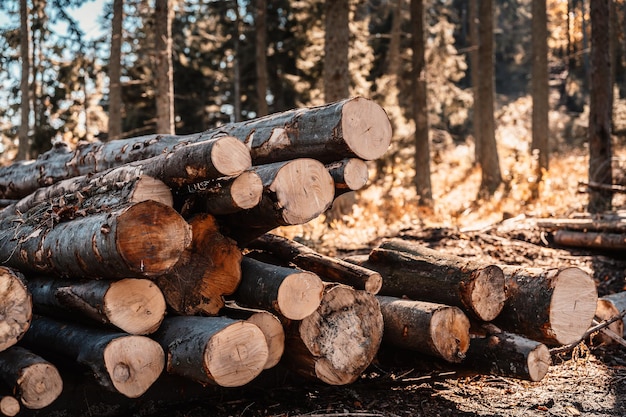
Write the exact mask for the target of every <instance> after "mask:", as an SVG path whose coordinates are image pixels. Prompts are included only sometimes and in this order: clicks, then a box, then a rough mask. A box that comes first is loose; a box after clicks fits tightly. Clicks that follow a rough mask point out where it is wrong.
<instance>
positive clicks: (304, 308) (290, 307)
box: [233, 256, 324, 320]
mask: <svg viewBox="0 0 626 417" xmlns="http://www.w3.org/2000/svg"><path fill="white" fill-rule="evenodd" d="M323 291H324V283H323V282H322V280H321V279H320V277H319V276H317V275H316V274H314V273H312V272H309V271H303V270H299V269H295V268H289V267H283V266H278V265H272V264H268V263H265V262H261V261H258V260H256V259H253V258H250V257H247V256H244V258H243V260H242V262H241V283H240V284H239V287H238V288H237V291H236V292H235V293H234V294H233V299H234V300H235V301H236V302H237V303H238V304H240V305H242V306H245V307H251V308H259V309H264V310H270V311H273V312H275V313H276V314H278V315H280V316H282V317H285V318H287V319H290V320H302V319H303V318H305V317H307V316H308V315H310V314H311V313H313V312H314V311H315V310H316V309H317V308H318V307H319V305H320V302H321V300H322V294H323Z"/></svg>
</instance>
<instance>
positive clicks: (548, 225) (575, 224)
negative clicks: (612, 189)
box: [536, 216, 626, 233]
mask: <svg viewBox="0 0 626 417" xmlns="http://www.w3.org/2000/svg"><path fill="white" fill-rule="evenodd" d="M536 224H537V226H538V227H542V228H545V229H552V230H560V229H567V230H572V231H578V232H608V233H612V232H613V233H624V232H626V219H624V218H619V217H618V218H603V217H599V216H598V218H583V219H540V220H537V223H536Z"/></svg>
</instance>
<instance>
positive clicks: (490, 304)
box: [470, 265, 506, 321]
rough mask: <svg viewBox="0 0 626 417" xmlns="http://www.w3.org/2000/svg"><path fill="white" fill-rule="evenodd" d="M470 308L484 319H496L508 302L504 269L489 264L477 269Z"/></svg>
mask: <svg viewBox="0 0 626 417" xmlns="http://www.w3.org/2000/svg"><path fill="white" fill-rule="evenodd" d="M472 284H473V285H472V288H471V293H470V300H471V304H470V308H471V310H472V311H473V312H474V314H476V315H477V316H478V318H479V319H481V320H483V321H492V320H493V319H495V318H496V317H497V316H498V315H499V314H500V312H501V311H502V309H503V308H504V303H505V302H506V284H505V278H504V273H503V272H502V269H501V268H499V267H498V266H496V265H488V266H486V267H485V268H483V269H481V270H479V271H477V274H476V277H475V279H474V280H473V282H472Z"/></svg>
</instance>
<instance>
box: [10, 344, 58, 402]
mask: <svg viewBox="0 0 626 417" xmlns="http://www.w3.org/2000/svg"><path fill="white" fill-rule="evenodd" d="M0 378H2V380H3V381H4V383H5V384H6V385H8V386H9V387H10V388H11V390H12V391H13V393H14V395H15V396H16V397H17V398H19V400H20V401H21V403H22V404H23V405H24V407H26V408H30V409H34V410H38V409H41V408H44V407H47V406H48V405H50V404H52V402H53V401H54V400H56V399H57V398H58V397H59V395H61V391H62V390H63V380H62V379H61V375H60V374H59V371H58V370H57V368H56V367H55V366H54V365H53V364H51V363H50V362H48V361H46V360H45V359H43V358H42V357H40V356H39V355H36V354H35V353H33V352H31V351H29V350H28V349H25V348H23V347H21V346H12V347H10V348H9V349H7V350H5V351H2V352H0ZM9 405H10V402H9ZM1 406H2V404H0V407H1ZM18 408H19V405H18ZM13 409H14V408H13Z"/></svg>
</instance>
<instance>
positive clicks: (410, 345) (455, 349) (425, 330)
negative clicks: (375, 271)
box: [376, 295, 470, 363]
mask: <svg viewBox="0 0 626 417" xmlns="http://www.w3.org/2000/svg"><path fill="white" fill-rule="evenodd" d="M376 298H377V299H378V302H379V303H380V310H381V312H382V314H383V321H384V325H385V330H384V333H383V343H384V344H389V345H392V346H395V347H400V348H403V349H409V350H413V351H417V352H421V353H425V354H427V355H431V356H436V357H439V358H442V359H444V360H446V361H448V362H453V363H457V362H461V361H462V360H463V359H464V358H465V352H467V349H468V347H469V343H470V333H469V329H470V322H469V319H468V318H467V316H466V315H465V314H464V313H463V311H461V309H460V308H458V307H451V306H447V305H443V304H436V303H429V302H425V301H413V300H404V299H400V298H397V297H388V296H380V295H379V296H377V297H376Z"/></svg>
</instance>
